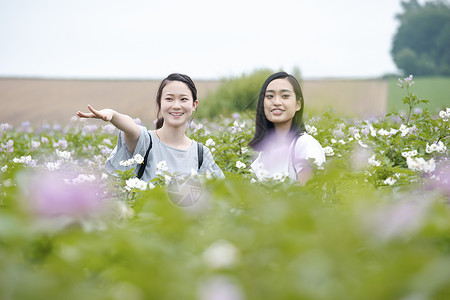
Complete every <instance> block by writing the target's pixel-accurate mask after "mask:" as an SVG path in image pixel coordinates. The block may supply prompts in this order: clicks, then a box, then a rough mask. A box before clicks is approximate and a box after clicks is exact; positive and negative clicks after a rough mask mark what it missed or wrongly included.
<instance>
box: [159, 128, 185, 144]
mask: <svg viewBox="0 0 450 300" xmlns="http://www.w3.org/2000/svg"><path fill="white" fill-rule="evenodd" d="M157 133H158V135H159V138H160V139H161V141H162V142H163V143H164V144H167V145H169V146H172V147H175V148H179V147H180V146H183V145H185V144H186V143H188V142H189V141H190V140H189V138H188V137H187V136H186V131H185V127H184V126H180V127H169V126H166V125H163V126H162V127H161V128H160V129H158V130H157Z"/></svg>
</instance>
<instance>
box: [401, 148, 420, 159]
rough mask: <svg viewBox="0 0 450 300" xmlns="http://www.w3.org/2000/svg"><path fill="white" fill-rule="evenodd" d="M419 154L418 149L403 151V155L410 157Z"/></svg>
mask: <svg viewBox="0 0 450 300" xmlns="http://www.w3.org/2000/svg"><path fill="white" fill-rule="evenodd" d="M416 155H417V150H412V151H404V152H402V156H403V157H404V158H408V157H413V156H416Z"/></svg>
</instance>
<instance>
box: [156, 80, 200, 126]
mask: <svg viewBox="0 0 450 300" xmlns="http://www.w3.org/2000/svg"><path fill="white" fill-rule="evenodd" d="M171 81H181V82H183V83H185V84H186V85H187V87H188V88H189V90H190V91H191V94H192V99H193V101H196V100H197V88H196V87H195V84H194V81H192V79H191V78H190V77H189V76H187V75H184V74H180V73H172V74H170V75H169V76H167V77H166V78H164V79H163V81H161V83H160V84H159V88H158V92H157V94H156V106H157V108H158V113H157V115H156V117H157V118H158V120H157V121H156V129H159V128H161V127H162V126H163V124H164V118H163V117H159V115H160V113H161V97H162V90H163V89H164V87H165V86H166V85H167V84H168V83H169V82H171Z"/></svg>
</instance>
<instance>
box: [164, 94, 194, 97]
mask: <svg viewBox="0 0 450 300" xmlns="http://www.w3.org/2000/svg"><path fill="white" fill-rule="evenodd" d="M175 95H176V94H173V93H168V94H164V96H175ZM179 95H180V96H187V97H189V94H179Z"/></svg>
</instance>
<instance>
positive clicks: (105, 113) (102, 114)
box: [77, 105, 115, 122]
mask: <svg viewBox="0 0 450 300" xmlns="http://www.w3.org/2000/svg"><path fill="white" fill-rule="evenodd" d="M88 109H89V110H90V111H91V112H90V113H84V112H81V111H78V112H77V116H78V117H80V118H94V119H101V120H103V121H105V122H109V121H111V119H112V117H113V115H114V113H115V111H114V110H112V109H108V108H107V109H102V110H96V109H94V108H93V107H92V106H90V105H88Z"/></svg>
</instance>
